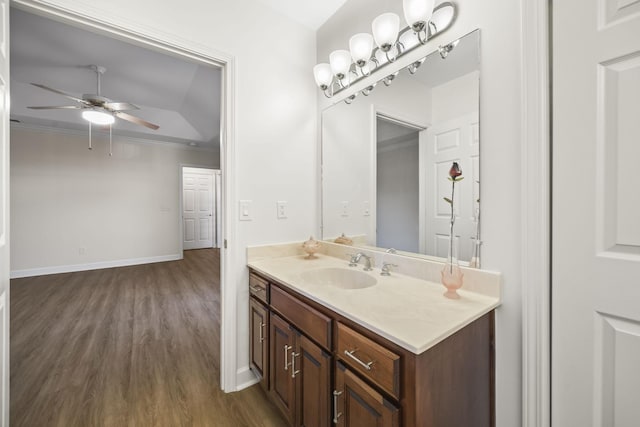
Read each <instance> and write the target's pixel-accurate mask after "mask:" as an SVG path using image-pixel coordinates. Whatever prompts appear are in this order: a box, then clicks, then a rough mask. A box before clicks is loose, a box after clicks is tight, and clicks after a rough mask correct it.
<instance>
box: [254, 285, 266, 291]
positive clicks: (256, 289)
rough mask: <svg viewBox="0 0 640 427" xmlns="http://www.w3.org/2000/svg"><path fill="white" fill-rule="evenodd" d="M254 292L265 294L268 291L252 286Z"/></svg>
mask: <svg viewBox="0 0 640 427" xmlns="http://www.w3.org/2000/svg"><path fill="white" fill-rule="evenodd" d="M251 290H252V291H253V292H264V291H265V290H266V289H265V288H263V287H261V286H251Z"/></svg>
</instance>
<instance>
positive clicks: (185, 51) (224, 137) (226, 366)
mask: <svg viewBox="0 0 640 427" xmlns="http://www.w3.org/2000/svg"><path fill="white" fill-rule="evenodd" d="M16 4H17V6H19V7H20V9H19V10H24V11H26V12H35V13H37V14H38V15H41V16H45V17H47V18H51V19H53V20H56V21H60V22H63V23H71V24H72V25H73V26H74V27H76V28H82V29H84V30H87V31H88V32H91V33H94V34H100V35H104V36H106V37H111V38H115V39H118V40H124V41H126V42H127V43H129V44H132V45H136V46H138V47H143V48H146V49H150V50H153V51H156V52H162V53H164V54H168V55H172V56H175V57H180V58H182V59H184V60H186V61H191V62H195V63H198V64H202V65H205V66H207V67H212V68H216V69H219V70H220V72H221V81H220V85H219V103H220V122H219V123H220V125H219V128H220V134H219V148H218V151H219V154H218V159H219V163H218V167H219V168H220V169H219V174H218V176H219V177H220V178H219V179H218V182H220V188H219V191H218V192H217V194H216V195H217V197H218V198H219V200H220V203H219V204H218V206H219V215H218V216H217V218H216V219H217V220H218V219H219V220H218V221H216V222H217V223H219V225H220V226H219V228H220V229H219V232H218V233H216V242H217V243H218V246H223V245H222V244H221V242H225V241H226V239H228V238H231V237H232V236H233V235H234V233H233V229H232V227H231V226H230V224H229V222H228V220H227V218H229V217H231V216H230V215H227V213H226V209H227V207H228V209H229V210H231V211H234V209H233V206H232V205H231V203H229V200H232V199H233V198H234V195H233V194H232V191H233V187H231V186H230V185H229V181H230V180H227V179H224V175H225V171H226V170H233V169H234V168H233V162H234V157H233V155H232V153H233V150H232V149H231V147H232V146H233V137H234V135H233V128H232V126H231V125H232V123H233V117H232V116H231V114H232V112H233V108H232V105H233V92H232V90H231V89H232V87H233V82H232V78H233V61H232V58H231V57H230V56H228V55H225V54H221V53H220V52H217V51H213V50H211V51H210V49H208V48H204V47H202V46H190V45H189V42H187V41H184V40H178V39H172V38H171V37H170V36H167V35H163V36H162V39H158V38H155V37H152V36H146V35H145V32H144V31H136V29H134V28H132V29H130V30H129V29H123V28H122V27H118V26H116V25H110V24H104V23H103V21H99V20H98V19H94V18H91V17H86V16H80V15H78V14H75V13H74V12H70V11H63V10H58V9H56V8H55V7H49V8H48V9H46V10H43V9H42V8H41V7H40V6H39V5H38V3H37V2H31V1H28V0H25V1H20V2H16ZM12 6H13V5H12ZM16 40H18V39H16V38H13V37H12V40H11V41H12V44H11V46H13V44H14V42H15V41H16ZM100 65H101V64H100ZM13 75H14V76H17V75H18V73H13ZM12 86H13V82H12ZM50 86H53V85H50ZM63 89H64V88H63ZM14 100H15V98H14ZM43 105H44V103H43ZM12 107H14V105H12ZM12 111H13V109H12ZM21 122H22V123H23V124H24V123H25V122H24V121H21ZM70 133H73V132H70ZM128 137H129V138H134V139H135V136H128ZM166 142H169V143H171V142H175V141H164V142H161V143H160V144H158V145H166ZM188 145H190V146H193V144H188ZM85 149H86V147H85ZM133 151H135V150H133ZM128 153H129V154H131V151H129V152H128ZM114 154H115V153H114ZM195 157H196V158H197V155H196V156H195ZM123 170H125V169H123ZM169 173H171V174H174V175H173V176H174V177H175V178H173V179H177V177H176V175H177V174H175V169H173V172H171V171H170V172H169ZM12 184H13V182H12ZM132 184H134V185H135V184H137V182H132ZM164 184H166V183H165V182H161V183H159V182H156V189H157V188H160V187H161V186H162V185H164ZM172 188H174V187H173V186H172V187H171V189H172ZM174 194H176V196H177V194H178V192H177V191H175V190H174ZM154 196H156V194H155V193H144V192H143V193H139V198H144V197H147V198H149V197H154ZM158 200H160V199H158ZM177 205H178V204H177V203H175V204H173V206H171V205H170V204H167V205H165V204H163V203H162V202H160V203H158V205H156V209H157V210H159V211H160V213H161V214H162V215H165V216H168V215H167V213H168V212H170V211H171V210H172V211H174V212H175V211H176V210H177V209H176V208H177ZM173 224H175V226H176V234H181V230H182V224H181V221H178V220H176V221H175V222H174V223H173ZM156 232H157V233H162V232H163V230H156ZM12 237H15V235H14V236H12ZM172 240H173V237H172ZM176 240H177V239H175V240H174V242H175V241H176ZM212 240H213V239H212ZM12 243H13V241H12ZM212 243H213V242H212ZM224 246H226V245H224ZM178 247H179V248H180V250H182V239H180V244H179V245H178ZM230 255H232V253H230ZM219 259H220V265H219V269H218V272H219V275H220V286H221V289H220V293H221V295H220V297H219V298H218V302H219V303H220V305H221V306H220V310H219V318H220V320H221V322H220V328H219V331H220V342H219V348H220V363H219V366H220V371H219V374H220V375H219V379H220V383H219V385H220V388H222V389H223V390H234V389H235V374H236V368H235V351H236V349H235V345H229V344H228V343H227V344H226V342H227V341H228V342H230V343H232V344H235V333H234V329H235V322H234V321H232V322H231V324H230V325H228V326H226V327H223V325H224V318H225V317H227V316H230V317H231V318H232V319H233V317H234V316H233V310H232V311H231V313H229V310H225V308H224V307H225V306H226V307H234V306H235V295H234V293H233V292H232V293H228V292H225V290H224V283H233V277H232V276H233V269H232V268H229V266H230V265H232V263H233V260H232V257H231V256H228V255H227V254H226V253H225V251H219Z"/></svg>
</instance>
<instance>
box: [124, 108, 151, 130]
mask: <svg viewBox="0 0 640 427" xmlns="http://www.w3.org/2000/svg"><path fill="white" fill-rule="evenodd" d="M113 114H115V116H116V117H118V118H120V119H122V120H126V121H128V122H131V123H135V124H137V125H142V126H146V127H148V128H149V129H153V130H158V129H160V126H158V125H154V124H153V123H149V122H147V121H145V120H142V119H141V118H140V117H136V116H132V115H131V114H127V113H123V112H122V111H115V112H114V113H113Z"/></svg>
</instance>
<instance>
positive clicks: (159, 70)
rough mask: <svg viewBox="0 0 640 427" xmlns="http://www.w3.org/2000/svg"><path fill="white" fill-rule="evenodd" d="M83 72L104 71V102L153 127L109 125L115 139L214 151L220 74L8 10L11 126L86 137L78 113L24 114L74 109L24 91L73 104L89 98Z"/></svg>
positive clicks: (91, 77)
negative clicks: (124, 105)
mask: <svg viewBox="0 0 640 427" xmlns="http://www.w3.org/2000/svg"><path fill="white" fill-rule="evenodd" d="M90 64H96V65H101V66H104V67H106V69H107V71H106V73H105V74H104V75H103V78H102V95H103V96H105V97H107V98H110V99H111V100H114V101H126V102H131V103H133V104H135V105H137V106H138V107H140V110H134V111H130V112H129V113H131V114H133V115H135V116H138V117H140V118H142V119H144V120H147V121H149V122H152V123H155V124H157V125H159V126H160V129H158V130H156V131H154V130H151V129H148V128H146V127H143V126H139V125H135V124H131V123H128V122H125V121H123V120H116V123H115V124H114V128H113V132H114V134H120V135H125V136H130V137H136V138H144V139H150V140H157V141H166V142H175V143H181V144H191V145H194V144H197V145H198V146H203V147H208V148H213V149H215V148H217V147H218V146H219V137H220V93H221V92H220V90H221V87H220V84H221V83H220V81H221V80H220V79H221V73H220V70H219V69H216V68H213V67H208V66H204V65H201V64H198V63H195V62H191V61H187V60H185V59H182V58H178V57H175V56H170V55H166V54H164V53H161V52H158V51H154V50H148V49H144V48H141V47H139V46H136V45H132V44H129V43H125V42H122V41H119V40H116V39H112V38H108V37H104V36H102V35H98V34H94V33H91V32H88V31H84V30H81V29H79V28H76V27H72V26H69V25H65V24H61V23H59V22H56V21H52V20H49V19H46V18H43V17H40V16H36V15H32V14H29V13H26V12H23V11H20V10H17V9H15V8H12V9H11V118H12V119H15V120H19V121H20V122H22V123H25V124H31V125H40V126H49V127H56V128H68V129H83V130H86V129H87V127H88V125H87V122H86V121H84V120H82V119H81V117H80V111H77V110H30V109H27V108H26V107H27V106H41V105H74V101H71V100H68V99H67V98H65V97H63V96H60V95H57V94H55V93H51V92H48V91H45V90H43V89H40V88H37V87H34V86H32V85H30V84H29V83H40V84H44V85H46V86H49V87H51V88H55V89H58V90H61V91H63V92H66V93H69V94H71V95H73V96H76V97H82V94H86V93H89V94H95V93H96V74H95V73H94V72H93V71H90V70H88V69H87V68H86V66H87V65H90Z"/></svg>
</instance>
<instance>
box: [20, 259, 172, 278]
mask: <svg viewBox="0 0 640 427" xmlns="http://www.w3.org/2000/svg"><path fill="white" fill-rule="evenodd" d="M180 259H182V254H172V255H160V256H152V257H144V258H130V259H118V260H114V261H100V262H92V263H88V264H74V265H57V266H52V267H41V268H29V269H25V270H13V271H11V275H10V277H11V278H12V279H20V278H22V277H32V276H44V275H46V274H58V273H72V272H74V271H87V270H98V269H101V268H113V267H126V266H129V265H140V264H152V263H155V262H165V261H177V260H180Z"/></svg>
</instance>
